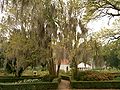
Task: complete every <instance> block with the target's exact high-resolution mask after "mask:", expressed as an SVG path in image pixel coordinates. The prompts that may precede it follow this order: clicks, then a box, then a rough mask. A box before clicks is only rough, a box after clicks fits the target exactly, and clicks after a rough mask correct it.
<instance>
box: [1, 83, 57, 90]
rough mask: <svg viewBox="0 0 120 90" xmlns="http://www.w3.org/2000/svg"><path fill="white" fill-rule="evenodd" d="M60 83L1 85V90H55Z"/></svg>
mask: <svg viewBox="0 0 120 90" xmlns="http://www.w3.org/2000/svg"><path fill="white" fill-rule="evenodd" d="M57 88H58V82H37V83H0V90H54V89H57Z"/></svg>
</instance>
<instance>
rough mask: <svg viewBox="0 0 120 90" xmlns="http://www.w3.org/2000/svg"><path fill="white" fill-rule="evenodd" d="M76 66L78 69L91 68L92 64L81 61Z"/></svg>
mask: <svg viewBox="0 0 120 90" xmlns="http://www.w3.org/2000/svg"><path fill="white" fill-rule="evenodd" d="M78 68H79V69H80V70H90V69H92V66H90V65H88V64H85V63H83V62H81V63H80V64H78Z"/></svg>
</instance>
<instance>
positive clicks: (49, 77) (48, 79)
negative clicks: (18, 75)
mask: <svg viewBox="0 0 120 90" xmlns="http://www.w3.org/2000/svg"><path fill="white" fill-rule="evenodd" d="M54 78H55V76H51V75H45V76H43V77H42V78H41V80H42V81H43V82H52V81H53V79H54Z"/></svg>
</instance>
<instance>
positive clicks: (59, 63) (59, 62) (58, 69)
mask: <svg viewBox="0 0 120 90" xmlns="http://www.w3.org/2000/svg"><path fill="white" fill-rule="evenodd" d="M60 65H61V60H59V61H58V68H57V74H56V75H57V77H58V75H59V72H60Z"/></svg>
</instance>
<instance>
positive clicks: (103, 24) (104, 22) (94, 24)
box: [88, 16, 117, 32]
mask: <svg viewBox="0 0 120 90" xmlns="http://www.w3.org/2000/svg"><path fill="white" fill-rule="evenodd" d="M115 19H117V18H111V19H110V21H109V18H108V17H107V16H105V17H102V18H100V19H98V20H92V21H91V22H89V23H88V28H89V29H90V31H91V32H97V31H100V30H101V29H102V28H111V27H112V26H113V25H112V24H113V22H114V21H115ZM108 22H109V23H108Z"/></svg>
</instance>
